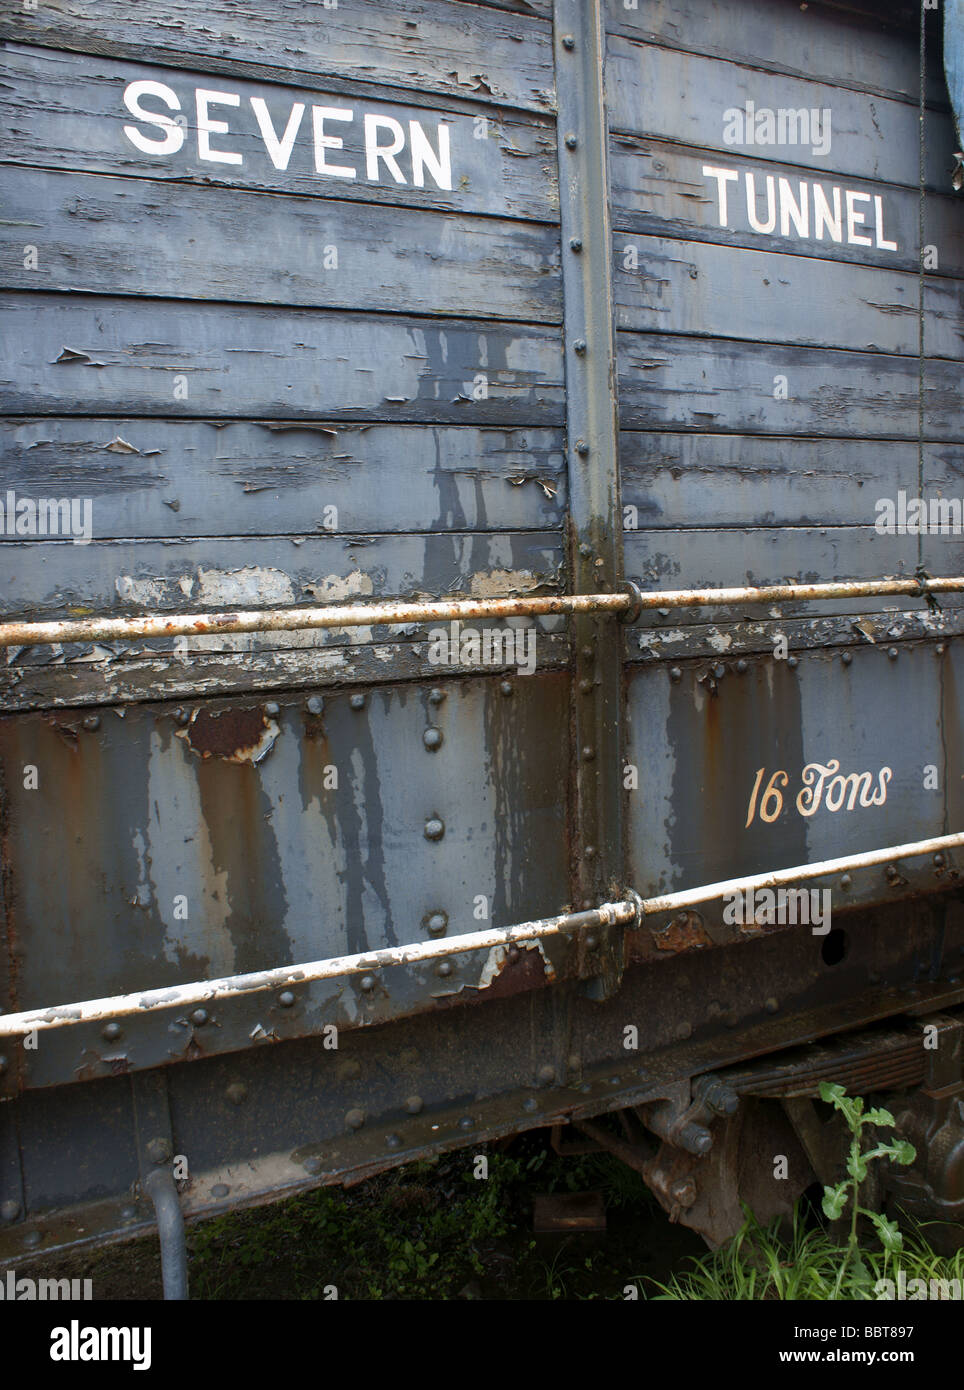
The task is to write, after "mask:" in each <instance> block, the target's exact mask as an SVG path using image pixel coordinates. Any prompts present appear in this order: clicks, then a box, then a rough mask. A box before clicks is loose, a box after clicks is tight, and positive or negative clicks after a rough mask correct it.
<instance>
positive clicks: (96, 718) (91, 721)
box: [84, 714, 100, 733]
mask: <svg viewBox="0 0 964 1390" xmlns="http://www.w3.org/2000/svg"><path fill="white" fill-rule="evenodd" d="M84 728H85V729H89V730H90V732H91V733H93V732H94V730H95V729H99V728H100V715H99V714H88V715H87V717H86V718H85V720H84Z"/></svg>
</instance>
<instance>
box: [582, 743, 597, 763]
mask: <svg viewBox="0 0 964 1390" xmlns="http://www.w3.org/2000/svg"><path fill="white" fill-rule="evenodd" d="M595 756H596V750H595V748H589V747H588V746H587V747H586V748H584V749H583V750H582V760H583V762H584V763H591V762H592V760H593V758H595Z"/></svg>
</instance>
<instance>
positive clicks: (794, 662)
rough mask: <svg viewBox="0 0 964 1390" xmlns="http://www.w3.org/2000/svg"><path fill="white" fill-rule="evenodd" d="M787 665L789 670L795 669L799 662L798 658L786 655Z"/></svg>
mask: <svg viewBox="0 0 964 1390" xmlns="http://www.w3.org/2000/svg"><path fill="white" fill-rule="evenodd" d="M787 665H788V666H789V667H790V670H791V671H795V670H796V669H797V667H798V666H799V665H800V662H799V660H798V659H797V657H795V656H788V657H787Z"/></svg>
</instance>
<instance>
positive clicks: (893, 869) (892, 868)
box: [884, 864, 897, 878]
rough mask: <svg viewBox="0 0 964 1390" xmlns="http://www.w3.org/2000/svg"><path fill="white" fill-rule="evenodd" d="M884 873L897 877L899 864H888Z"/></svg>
mask: <svg viewBox="0 0 964 1390" xmlns="http://www.w3.org/2000/svg"><path fill="white" fill-rule="evenodd" d="M884 873H885V874H886V875H887V877H888V878H896V877H897V865H896V864H888V865H887V867H886V869H885V870H884Z"/></svg>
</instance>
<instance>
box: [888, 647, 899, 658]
mask: <svg viewBox="0 0 964 1390" xmlns="http://www.w3.org/2000/svg"><path fill="white" fill-rule="evenodd" d="M887 655H888V656H889V657H890V659H891V661H896V660H897V658H898V656H899V655H900V652H898V650H897V648H896V647H888V648H887Z"/></svg>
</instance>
